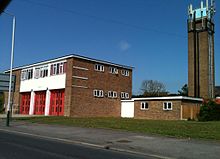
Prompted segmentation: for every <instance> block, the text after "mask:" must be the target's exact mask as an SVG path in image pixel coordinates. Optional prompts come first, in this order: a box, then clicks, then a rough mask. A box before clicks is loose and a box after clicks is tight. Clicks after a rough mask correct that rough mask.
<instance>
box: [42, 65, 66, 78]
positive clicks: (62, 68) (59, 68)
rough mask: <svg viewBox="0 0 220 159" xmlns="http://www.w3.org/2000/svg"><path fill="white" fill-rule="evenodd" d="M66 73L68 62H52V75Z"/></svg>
mask: <svg viewBox="0 0 220 159" xmlns="http://www.w3.org/2000/svg"><path fill="white" fill-rule="evenodd" d="M45 73H46V72H45ZM64 73H66V62H59V63H54V64H51V66H50V75H60V74H64ZM47 74H48V72H47Z"/></svg>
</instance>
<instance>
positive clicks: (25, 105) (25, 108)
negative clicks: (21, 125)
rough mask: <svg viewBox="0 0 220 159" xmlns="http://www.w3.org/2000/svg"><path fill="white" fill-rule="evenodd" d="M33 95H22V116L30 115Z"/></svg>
mask: <svg viewBox="0 0 220 159" xmlns="http://www.w3.org/2000/svg"><path fill="white" fill-rule="evenodd" d="M30 100H31V93H22V94H21V104H20V114H29V109H30Z"/></svg>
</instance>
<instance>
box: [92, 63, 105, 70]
mask: <svg viewBox="0 0 220 159" xmlns="http://www.w3.org/2000/svg"><path fill="white" fill-rule="evenodd" d="M94 69H95V71H99V72H104V71H105V67H104V65H101V64H95V66H94Z"/></svg>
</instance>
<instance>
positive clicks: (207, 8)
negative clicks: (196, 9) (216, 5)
mask: <svg viewBox="0 0 220 159" xmlns="http://www.w3.org/2000/svg"><path fill="white" fill-rule="evenodd" d="M208 10H209V0H206V11H207V12H208Z"/></svg>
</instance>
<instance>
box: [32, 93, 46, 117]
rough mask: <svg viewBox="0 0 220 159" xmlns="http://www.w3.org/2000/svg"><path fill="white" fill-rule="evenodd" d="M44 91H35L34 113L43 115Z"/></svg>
mask: <svg viewBox="0 0 220 159" xmlns="http://www.w3.org/2000/svg"><path fill="white" fill-rule="evenodd" d="M45 103H46V91H40V92H35V100H34V114H36V115H43V114H44V113H45Z"/></svg>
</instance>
